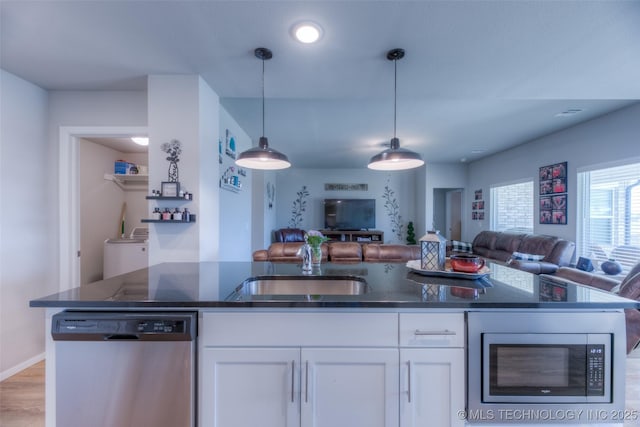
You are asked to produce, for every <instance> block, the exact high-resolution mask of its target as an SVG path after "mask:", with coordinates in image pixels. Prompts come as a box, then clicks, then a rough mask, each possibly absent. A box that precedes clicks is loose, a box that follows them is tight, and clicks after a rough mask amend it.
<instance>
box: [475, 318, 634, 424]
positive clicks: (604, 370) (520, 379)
mask: <svg viewBox="0 0 640 427" xmlns="http://www.w3.org/2000/svg"><path fill="white" fill-rule="evenodd" d="M625 334H626V332H625V321H624V313H623V312H622V311H619V312H617V311H611V312H604V311H593V312H587V311H578V310H576V311H575V312H556V311H544V310H535V311H520V312H499V311H491V312H483V311H478V312H469V313H468V314H467V344H468V345H467V372H468V381H467V408H466V410H467V412H466V414H467V421H468V422H469V423H474V422H492V423H502V422H505V423H508V422H520V423H527V422H535V423H539V422H550V423H551V422H561V423H566V422H579V423H596V422H598V421H599V422H604V421H607V420H602V419H600V420H598V419H597V417H595V418H594V417H593V414H600V413H602V412H599V411H605V412H604V413H610V412H611V411H615V410H624V392H625V390H624V378H625V372H624V370H625V363H626V351H625V350H626V347H625ZM514 414H516V415H518V416H520V418H518V416H515V417H514ZM545 417H546V418H545ZM554 417H555V418H554ZM558 417H560V418H558ZM609 421H610V420H609Z"/></svg>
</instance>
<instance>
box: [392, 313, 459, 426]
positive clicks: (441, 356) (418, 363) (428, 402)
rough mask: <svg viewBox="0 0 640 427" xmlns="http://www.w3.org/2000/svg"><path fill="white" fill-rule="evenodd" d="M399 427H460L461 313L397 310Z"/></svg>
mask: <svg viewBox="0 0 640 427" xmlns="http://www.w3.org/2000/svg"><path fill="white" fill-rule="evenodd" d="M400 370H401V374H400V382H401V383H400V425H401V427H422V426H426V425H428V426H432V427H450V426H463V425H464V419H463V418H462V417H460V416H459V411H461V410H464V408H465V359H464V315H463V314H462V313H446V314H445V313H438V314H433V313H432V314H400Z"/></svg>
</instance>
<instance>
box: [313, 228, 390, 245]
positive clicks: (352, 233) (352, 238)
mask: <svg viewBox="0 0 640 427" xmlns="http://www.w3.org/2000/svg"><path fill="white" fill-rule="evenodd" d="M320 232H321V233H322V234H324V235H325V236H326V237H328V238H330V239H331V241H334V242H359V243H383V242H384V232H383V231H379V230H365V231H363V230H320Z"/></svg>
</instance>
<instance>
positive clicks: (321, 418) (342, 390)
mask: <svg viewBox="0 0 640 427" xmlns="http://www.w3.org/2000/svg"><path fill="white" fill-rule="evenodd" d="M302 362H303V366H302V371H303V378H302V416H301V420H302V423H301V424H302V427H357V426H361V427H392V426H396V425H397V423H398V401H397V397H398V350H397V349H395V348H394V349H391V348H389V349H380V348H377V349H369V348H347V349H344V348H317V349H302Z"/></svg>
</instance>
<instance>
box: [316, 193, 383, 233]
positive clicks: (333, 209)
mask: <svg viewBox="0 0 640 427" xmlns="http://www.w3.org/2000/svg"><path fill="white" fill-rule="evenodd" d="M324 228H327V229H331V230H363V229H373V228H376V201H375V199H324Z"/></svg>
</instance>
